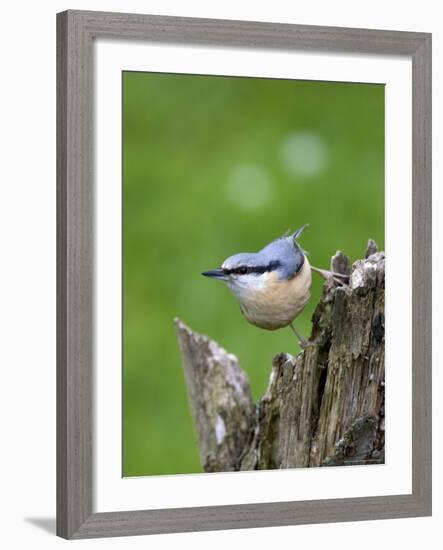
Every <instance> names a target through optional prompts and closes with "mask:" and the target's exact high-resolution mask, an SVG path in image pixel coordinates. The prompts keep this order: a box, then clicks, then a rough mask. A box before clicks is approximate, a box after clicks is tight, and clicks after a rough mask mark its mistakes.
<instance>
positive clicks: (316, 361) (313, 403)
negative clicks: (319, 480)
mask: <svg viewBox="0 0 443 550" xmlns="http://www.w3.org/2000/svg"><path fill="white" fill-rule="evenodd" d="M365 256H366V257H365V259H363V260H358V261H356V262H354V264H353V266H352V269H350V268H349V263H350V262H349V259H348V258H347V257H346V256H344V254H343V253H341V252H337V254H336V255H335V256H333V258H332V260H331V269H332V270H333V271H334V272H335V273H340V274H342V275H344V276H345V277H344V278H342V279H341V280H340V281H339V282H337V278H335V279H334V277H333V276H332V275H330V276H329V277H327V280H326V282H325V284H324V285H323V292H322V294H321V297H320V300H319V303H318V304H317V307H316V309H315V311H314V314H313V316H312V323H313V324H312V331H311V335H310V338H309V340H308V341H307V342H306V344H305V345H304V349H303V351H301V352H300V353H299V354H298V355H297V356H296V357H294V356H291V355H289V354H287V353H280V354H278V355H277V356H276V357H275V358H274V360H273V364H272V369H271V373H270V377H269V385H268V388H267V390H266V392H265V394H264V395H263V396H262V397H261V399H259V400H258V402H257V404H256V405H255V406H254V405H253V403H252V400H251V395H250V391H249V382H248V378H247V375H246V373H245V372H244V371H242V369H241V368H240V365H239V362H238V360H237V358H236V357H235V356H234V355H232V354H229V353H227V352H226V351H225V350H223V349H222V348H220V346H219V345H218V344H217V343H216V342H214V341H213V340H210V339H209V338H208V337H207V336H203V335H201V334H198V333H196V332H193V331H192V330H191V329H190V328H189V327H187V326H186V325H184V323H182V322H181V321H177V322H176V327H177V336H178V341H179V346H180V350H181V353H182V359H183V367H184V371H185V376H186V381H187V386H188V394H189V401H190V405H191V409H192V412H193V417H194V424H195V427H196V431H197V435H198V441H199V448H200V456H201V465H202V468H203V471H205V472H225V471H232V470H237V471H239V470H243V471H245V470H272V469H287V468H308V467H319V466H344V465H364V464H382V463H384V444H385V433H384V419H385V408H384V404H385V389H384V388H385V307H384V306H385V256H384V253H382V252H378V251H377V247H376V245H375V243H374V241H372V240H370V241H369V245H368V249H367V252H366V255H365ZM220 428H222V429H220Z"/></svg>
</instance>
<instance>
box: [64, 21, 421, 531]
mask: <svg viewBox="0 0 443 550" xmlns="http://www.w3.org/2000/svg"><path fill="white" fill-rule="evenodd" d="M97 38H116V39H134V40H146V41H160V42H176V43H187V44H191V43H199V44H208V45H215V46H217V45H220V46H222V45H226V46H238V47H245V46H247V47H253V48H257V49H269V48H282V49H289V50H290V49H303V50H312V51H342V52H349V53H352V52H356V53H379V54H387V55H394V54H400V55H408V56H411V58H412V67H413V197H412V199H413V229H414V233H413V287H414V294H413V334H412V338H413V396H412V399H413V432H412V433H413V453H412V459H413V480H412V482H413V493H412V494H411V495H397V496H390V497H371V498H359V499H354V498H352V499H341V500H323V501H303V502H282V503H263V504H256V505H236V506H215V507H205V508H188V509H171V510H149V511H148V510H141V511H132V512H122V513H120V512H112V513H93V511H92V500H93V493H92V481H93V480H92V444H93V441H92V421H93V418H92V374H93V363H92V348H93V337H92V329H93V311H92V303H93V286H92V282H93V267H94V266H93V238H94V235H93V180H92V168H93V155H92V147H93V138H92V120H93V118H92V114H93V112H92V109H93V79H92V64H93V42H94V40H95V39H97ZM430 125H431V37H430V35H429V34H426V33H410V32H398V31H380V30H367V29H346V28H332V27H315V26H313V27H310V26H304V25H303V26H299V25H287V24H280V23H256V22H245V21H226V20H225V21H221V20H208V19H206V20H205V19H195V18H179V17H163V16H151V15H135V14H121V13H105V12H81V11H68V12H64V13H61V14H59V15H58V16H57V157H58V159H57V208H58V214H57V256H58V262H57V264H58V267H57V438H58V442H57V533H58V534H59V535H60V536H62V537H65V538H86V537H96V536H122V535H137V534H148V533H165V532H179V531H197V530H212V529H231V528H232V529H234V528H245V527H259V526H263V527H264V526H273V525H295V524H301V523H314V522H316V523H323V522H333V521H350V520H362V519H378V518H394V517H412V516H419V515H428V514H430V510H431V420H430V418H431V416H430V414H431V404H430V398H431V126H430Z"/></svg>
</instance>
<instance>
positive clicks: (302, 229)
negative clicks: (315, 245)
mask: <svg viewBox="0 0 443 550" xmlns="http://www.w3.org/2000/svg"><path fill="white" fill-rule="evenodd" d="M308 226H309V224H308V223H305V225H303V226H302V227H300V229H297V231H296V232H295V233H294V234H293V235H292V238H293V240H294V242H295V241H296V240H297V237H300V235H301V234H302V233H303V231H304V230H305V229H306V228H307V227H308Z"/></svg>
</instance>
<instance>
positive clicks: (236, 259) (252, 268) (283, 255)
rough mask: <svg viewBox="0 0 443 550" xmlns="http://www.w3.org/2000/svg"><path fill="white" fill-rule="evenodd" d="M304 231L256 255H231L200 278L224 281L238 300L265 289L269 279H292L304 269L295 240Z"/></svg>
mask: <svg viewBox="0 0 443 550" xmlns="http://www.w3.org/2000/svg"><path fill="white" fill-rule="evenodd" d="M305 228H306V225H305V226H303V227H301V228H300V229H298V230H297V231H296V232H295V233H293V234H292V235H288V236H284V237H281V238H279V239H277V240H275V241H273V242H271V243H270V244H268V245H267V246H265V247H264V248H262V249H261V250H260V251H259V252H255V253H252V252H241V253H239V254H234V255H233V256H230V257H229V258H227V259H226V260H225V261H224V262H223V263H222V265H221V267H219V268H218V269H214V270H211V271H205V272H204V273H202V275H204V276H205V277H211V278H213V279H219V280H220V281H223V282H224V283H226V285H227V286H228V287H229V288H230V289H231V290H232V292H233V293H234V294H235V295H236V296H237V297H238V298H239V299H241V298H242V297H244V296H245V294H249V293H251V292H255V291H257V290H260V289H263V288H266V283H267V282H268V281H270V280H271V278H272V279H274V280H275V278H277V279H279V280H282V281H284V280H289V279H292V278H293V277H294V276H296V275H297V273H298V272H299V271H300V270H301V268H302V267H303V263H304V259H305V257H304V253H303V250H302V249H301V248H300V247H299V245H298V243H297V237H298V236H299V235H300V234H301V233H302V231H303V230H304V229H305Z"/></svg>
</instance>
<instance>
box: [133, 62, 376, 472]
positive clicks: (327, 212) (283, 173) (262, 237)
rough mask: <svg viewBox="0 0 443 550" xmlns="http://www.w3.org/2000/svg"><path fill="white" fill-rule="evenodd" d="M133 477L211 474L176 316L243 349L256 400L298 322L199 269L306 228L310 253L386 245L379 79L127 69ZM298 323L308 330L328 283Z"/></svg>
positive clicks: (292, 348)
mask: <svg viewBox="0 0 443 550" xmlns="http://www.w3.org/2000/svg"><path fill="white" fill-rule="evenodd" d="M123 92H124V96H123V109H124V110H123V132H124V134H123V160H124V170H123V172H124V174H123V176H124V182H123V214H124V250H123V255H124V266H123V269H124V331H123V332H124V373H123V376H124V396H123V397H124V407H123V408H124V433H123V456H124V475H125V476H135V475H138V476H140V475H152V474H177V473H191V472H199V471H201V468H200V464H199V459H198V451H197V444H196V437H195V434H194V432H193V428H192V422H191V417H190V412H189V407H188V403H187V395H186V387H185V384H184V378H183V373H182V368H181V363H180V356H179V352H178V348H177V343H176V338H175V331H174V325H173V318H174V317H176V316H178V317H180V318H181V319H183V320H184V321H185V322H186V323H188V324H189V325H190V326H191V327H192V328H193V329H194V330H196V331H199V332H203V333H205V334H208V335H209V336H211V337H212V338H214V339H215V340H217V341H218V342H219V343H220V344H221V345H222V346H223V347H225V348H226V349H227V350H229V351H230V352H232V353H235V354H236V355H237V356H238V357H239V358H240V362H241V365H242V367H243V368H244V369H245V370H246V371H247V372H248V375H249V377H250V380H251V386H252V390H253V394H254V397H255V398H257V397H258V396H259V395H260V394H262V393H263V392H264V390H265V388H266V385H267V382H268V376H269V372H270V365H271V360H272V357H273V356H274V355H275V354H276V353H278V352H280V351H287V352H290V353H297V352H298V344H297V342H296V339H295V337H294V335H293V334H292V333H291V331H290V330H289V329H283V330H279V331H276V332H267V331H263V330H260V329H258V328H255V327H253V326H251V325H249V324H248V323H247V322H246V321H245V320H244V319H243V317H242V315H241V314H240V311H239V307H238V304H237V302H236V300H235V298H234V297H233V296H232V295H231V294H230V292H229V291H228V289H227V288H226V287H225V286H224V285H223V284H222V283H220V282H219V281H214V280H210V279H206V278H203V277H202V276H201V275H200V273H201V272H202V271H204V270H207V269H211V268H215V267H217V266H219V265H220V264H221V262H222V261H223V260H224V259H225V258H226V257H227V256H230V255H231V254H233V253H236V252H250V251H257V250H259V249H260V248H262V247H263V246H264V245H265V244H267V243H268V242H270V241H271V240H273V239H274V238H276V237H279V236H280V235H282V234H283V233H285V232H286V231H287V230H288V229H291V230H293V231H294V230H295V229H297V228H298V227H300V226H301V225H303V224H304V223H309V224H310V225H309V228H308V230H307V231H305V233H304V234H303V236H302V238H301V244H302V246H303V247H304V248H305V249H306V250H307V251H308V252H309V254H310V256H309V257H310V261H311V263H312V264H313V265H315V266H318V267H323V268H325V267H328V266H329V260H330V257H331V255H332V254H333V253H335V251H336V250H337V249H340V250H343V251H344V252H345V253H346V254H348V255H349V256H350V257H351V259H352V260H355V259H357V258H360V257H362V254H363V253H364V251H365V246H366V242H367V239H368V238H369V237H371V238H374V239H375V240H376V241H377V242H378V244H379V245H380V246H381V247H383V246H384V87H383V86H382V85H372V84H350V83H329V82H305V81H294V80H270V79H260V78H227V77H210V76H193V75H169V74H151V73H133V72H125V73H124V74H123ZM313 277H314V280H313V287H312V297H311V300H310V303H309V305H308V306H307V307H306V309H305V311H304V312H303V313H302V314H301V316H300V317H299V318H298V320H297V322H296V325H297V327H298V329H299V331H301V332H302V333H303V334H305V335H306V336H307V335H308V334H309V332H310V318H311V315H312V312H313V308H314V307H315V304H316V302H317V300H318V297H319V295H320V291H321V285H322V281H321V280H320V279H319V278H318V277H317V275H315V274H314V276H313Z"/></svg>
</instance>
